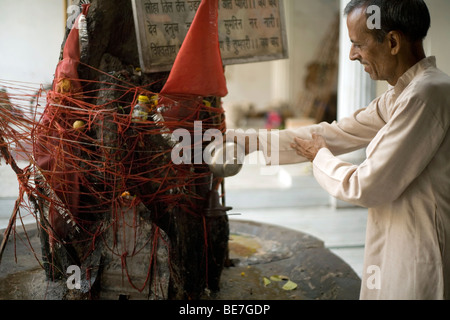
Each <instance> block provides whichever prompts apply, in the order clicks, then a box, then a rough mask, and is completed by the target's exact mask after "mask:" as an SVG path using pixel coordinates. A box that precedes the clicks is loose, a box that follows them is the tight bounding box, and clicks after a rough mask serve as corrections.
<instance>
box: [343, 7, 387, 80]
mask: <svg viewBox="0 0 450 320" xmlns="http://www.w3.org/2000/svg"><path fill="white" fill-rule="evenodd" d="M347 28H348V34H349V37H350V41H351V42H352V48H351V50H350V60H353V61H354V60H358V61H359V62H360V63H361V64H362V65H363V66H364V70H365V71H366V72H367V73H368V74H369V75H370V77H371V78H372V79H373V80H388V79H389V78H390V76H391V75H392V72H393V69H394V68H393V67H394V66H393V65H392V63H393V60H392V58H393V57H392V55H391V54H390V47H389V44H388V41H387V40H386V39H385V40H384V41H383V42H382V43H380V42H378V41H377V40H376V39H375V37H374V35H373V34H372V33H371V31H372V30H369V29H368V28H367V17H366V14H365V8H357V9H355V10H354V11H352V12H351V13H350V14H349V15H348V17H347Z"/></svg>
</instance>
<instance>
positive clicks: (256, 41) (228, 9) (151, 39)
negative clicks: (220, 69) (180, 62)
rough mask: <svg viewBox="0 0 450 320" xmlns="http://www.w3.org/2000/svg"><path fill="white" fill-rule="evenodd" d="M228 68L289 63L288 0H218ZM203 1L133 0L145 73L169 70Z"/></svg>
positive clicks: (141, 61)
mask: <svg viewBox="0 0 450 320" xmlns="http://www.w3.org/2000/svg"><path fill="white" fill-rule="evenodd" d="M218 1H219V19H218V25H219V45H220V50H221V55H222V60H223V63H224V65H230V64H239V63H249V62H257V61H268V60H277V59H284V58H287V56H288V55H287V40H286V28H285V21H284V8H283V2H282V0H218ZM200 2H201V0H171V1H169V0H133V1H132V3H133V14H134V21H135V26H136V34H137V40H138V49H139V58H140V63H141V68H142V70H143V71H144V72H159V71H169V70H170V68H171V67H172V64H173V62H174V61H175V57H176V55H177V54H178V51H179V50H180V47H181V44H182V43H183V40H184V38H185V36H186V34H187V32H188V30H189V26H190V24H191V23H192V20H193V19H194V16H195V13H196V11H197V9H198V7H199V5H200Z"/></svg>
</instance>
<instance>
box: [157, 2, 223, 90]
mask: <svg viewBox="0 0 450 320" xmlns="http://www.w3.org/2000/svg"><path fill="white" fill-rule="evenodd" d="M218 16H219V13H218V1H217V0H202V2H201V4H200V6H199V8H198V10H197V13H196V15H195V17H194V20H193V21H192V24H191V27H190V28H189V31H188V33H187V35H186V38H185V39H184V41H183V44H182V45H181V48H180V51H179V52H178V55H177V57H176V59H175V62H174V64H173V67H172V71H171V72H170V74H169V78H168V79H167V82H166V84H165V85H164V87H163V89H162V90H161V93H162V94H166V95H197V96H203V97H206V96H217V97H224V96H226V95H227V93H228V91H227V86H226V80H225V75H224V70H223V63H222V57H221V55H220V49H219V30H218Z"/></svg>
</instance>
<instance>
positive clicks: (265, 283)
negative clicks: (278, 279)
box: [263, 277, 271, 287]
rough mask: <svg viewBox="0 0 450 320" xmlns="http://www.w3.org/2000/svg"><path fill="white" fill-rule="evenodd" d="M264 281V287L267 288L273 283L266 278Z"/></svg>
mask: <svg viewBox="0 0 450 320" xmlns="http://www.w3.org/2000/svg"><path fill="white" fill-rule="evenodd" d="M263 281H264V287H267V286H268V285H269V284H270V283H271V281H270V280H269V279H267V278H266V277H263Z"/></svg>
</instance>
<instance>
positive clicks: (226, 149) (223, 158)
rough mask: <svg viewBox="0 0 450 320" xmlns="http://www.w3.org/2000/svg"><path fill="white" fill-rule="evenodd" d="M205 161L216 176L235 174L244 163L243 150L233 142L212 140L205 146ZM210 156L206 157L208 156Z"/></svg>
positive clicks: (223, 176)
mask: <svg viewBox="0 0 450 320" xmlns="http://www.w3.org/2000/svg"><path fill="white" fill-rule="evenodd" d="M204 154H205V156H206V157H205V161H206V162H207V163H208V165H209V169H210V170H211V172H212V173H213V174H214V176H216V177H222V178H226V177H232V176H235V175H237V174H238V173H239V172H240V171H241V169H242V165H243V163H244V158H245V152H244V149H243V148H242V146H240V145H239V144H236V143H234V142H225V143H217V142H212V143H210V144H209V145H208V146H206V148H205V151H204ZM209 155H210V156H211V158H210V159H208V156H209Z"/></svg>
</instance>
